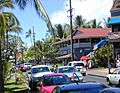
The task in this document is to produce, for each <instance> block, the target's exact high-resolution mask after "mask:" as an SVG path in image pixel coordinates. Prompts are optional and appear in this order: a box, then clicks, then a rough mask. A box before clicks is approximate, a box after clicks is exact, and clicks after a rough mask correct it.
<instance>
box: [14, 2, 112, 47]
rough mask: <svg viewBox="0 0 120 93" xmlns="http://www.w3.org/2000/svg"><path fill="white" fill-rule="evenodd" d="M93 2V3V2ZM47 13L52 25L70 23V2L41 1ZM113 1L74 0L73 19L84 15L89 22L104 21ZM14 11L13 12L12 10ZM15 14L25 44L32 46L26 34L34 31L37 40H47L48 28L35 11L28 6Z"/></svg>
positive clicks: (17, 10)
mask: <svg viewBox="0 0 120 93" xmlns="http://www.w3.org/2000/svg"><path fill="white" fill-rule="evenodd" d="M91 1H92V2H91ZM41 2H42V4H43V6H44V8H45V10H46V12H47V13H48V15H49V17H50V20H51V22H52V24H53V25H54V24H59V23H61V24H64V23H69V18H67V16H68V15H69V13H67V10H68V9H69V5H68V0H41ZM112 2H113V0H72V7H73V8H74V11H73V14H74V15H73V18H74V17H75V16H76V15H82V16H83V17H84V18H86V19H87V20H91V19H94V18H95V19H97V20H98V21H101V20H103V18H107V17H109V16H110V12H109V11H110V9H111V7H112ZM12 11H13V10H12ZM13 13H14V14H15V15H16V16H17V18H18V19H19V21H20V24H21V27H22V28H23V32H22V34H21V35H20V36H21V37H22V39H23V41H24V42H25V43H27V44H28V46H29V45H30V39H29V38H27V39H26V38H25V32H27V31H28V30H29V29H32V27H33V26H34V31H35V33H36V40H42V38H45V35H46V31H47V27H46V24H45V22H44V21H43V20H42V19H41V18H40V17H39V16H38V15H37V13H36V11H35V9H34V8H33V7H32V6H30V5H28V6H27V7H26V8H25V10H24V11H21V10H19V8H16V9H14V11H13Z"/></svg>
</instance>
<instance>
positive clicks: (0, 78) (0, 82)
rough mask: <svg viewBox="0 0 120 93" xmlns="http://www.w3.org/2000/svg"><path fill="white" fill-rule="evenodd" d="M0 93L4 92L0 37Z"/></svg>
mask: <svg viewBox="0 0 120 93" xmlns="http://www.w3.org/2000/svg"><path fill="white" fill-rule="evenodd" d="M0 93H4V80H3V61H2V57H1V39H0Z"/></svg>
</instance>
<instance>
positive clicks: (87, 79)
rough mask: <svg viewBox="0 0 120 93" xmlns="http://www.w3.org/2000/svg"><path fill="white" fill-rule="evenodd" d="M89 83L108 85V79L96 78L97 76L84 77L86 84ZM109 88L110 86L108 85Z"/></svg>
mask: <svg viewBox="0 0 120 93" xmlns="http://www.w3.org/2000/svg"><path fill="white" fill-rule="evenodd" d="M89 81H92V82H100V83H102V84H105V85H107V82H106V78H103V77H96V76H90V75H87V76H84V82H89ZM107 86H108V85H107Z"/></svg>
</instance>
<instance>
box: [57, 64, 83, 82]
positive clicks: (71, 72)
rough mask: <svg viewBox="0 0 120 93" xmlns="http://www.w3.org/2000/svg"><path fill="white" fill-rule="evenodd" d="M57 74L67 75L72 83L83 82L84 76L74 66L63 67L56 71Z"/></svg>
mask: <svg viewBox="0 0 120 93" xmlns="http://www.w3.org/2000/svg"><path fill="white" fill-rule="evenodd" d="M56 72H57V73H65V74H66V75H67V76H68V77H69V78H70V79H71V80H72V81H80V82H82V81H83V76H82V74H81V73H80V72H79V71H77V70H76V69H75V68H74V67H73V66H61V67H58V68H57V70H56Z"/></svg>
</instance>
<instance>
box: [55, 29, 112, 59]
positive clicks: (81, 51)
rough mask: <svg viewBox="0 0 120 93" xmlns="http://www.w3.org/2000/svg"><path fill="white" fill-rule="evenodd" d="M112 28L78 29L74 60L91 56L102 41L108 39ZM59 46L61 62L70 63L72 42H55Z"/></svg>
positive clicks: (74, 40)
mask: <svg viewBox="0 0 120 93" xmlns="http://www.w3.org/2000/svg"><path fill="white" fill-rule="evenodd" d="M110 31H111V29H110V28H80V29H77V30H76V31H75V33H74V35H73V53H74V59H75V60H80V57H82V56H84V55H87V54H89V53H90V52H92V51H93V48H94V46H95V45H96V44H98V43H99V42H100V41H101V40H103V39H106V37H107V36H108V33H109V32H110ZM55 45H57V46H58V49H59V56H58V57H56V58H57V59H59V60H66V61H69V60H70V59H71V41H70V38H66V39H64V40H61V41H59V42H55Z"/></svg>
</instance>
